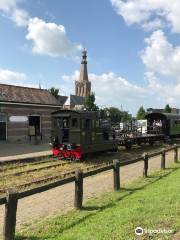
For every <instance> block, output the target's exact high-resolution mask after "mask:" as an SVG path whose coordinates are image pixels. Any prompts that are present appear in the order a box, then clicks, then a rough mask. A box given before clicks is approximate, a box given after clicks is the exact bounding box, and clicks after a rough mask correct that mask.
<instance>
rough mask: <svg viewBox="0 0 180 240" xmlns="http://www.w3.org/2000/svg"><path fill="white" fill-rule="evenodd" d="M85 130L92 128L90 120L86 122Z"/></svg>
mask: <svg viewBox="0 0 180 240" xmlns="http://www.w3.org/2000/svg"><path fill="white" fill-rule="evenodd" d="M85 128H86V129H89V128H90V119H86V121H85Z"/></svg>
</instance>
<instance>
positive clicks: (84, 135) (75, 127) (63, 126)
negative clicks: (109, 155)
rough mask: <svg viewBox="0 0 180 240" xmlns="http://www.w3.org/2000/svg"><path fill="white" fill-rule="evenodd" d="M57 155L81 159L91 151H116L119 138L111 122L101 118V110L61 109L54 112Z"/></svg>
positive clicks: (54, 146)
mask: <svg viewBox="0 0 180 240" xmlns="http://www.w3.org/2000/svg"><path fill="white" fill-rule="evenodd" d="M52 118H53V132H52V136H53V138H54V141H53V143H52V145H53V148H52V151H53V155H54V156H58V157H59V158H69V159H73V160H74V159H81V158H82V156H84V155H86V154H88V153H94V152H102V151H116V150H117V148H118V142H117V140H115V139H113V136H111V128H110V124H107V122H102V121H101V120H100V119H99V116H98V112H88V111H76V110H65V109H64V110H60V111H57V112H55V113H53V114H52Z"/></svg>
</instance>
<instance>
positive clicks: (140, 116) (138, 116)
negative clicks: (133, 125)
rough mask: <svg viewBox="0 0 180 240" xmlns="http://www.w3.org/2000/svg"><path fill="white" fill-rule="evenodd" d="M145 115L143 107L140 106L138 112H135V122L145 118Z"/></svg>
mask: <svg viewBox="0 0 180 240" xmlns="http://www.w3.org/2000/svg"><path fill="white" fill-rule="evenodd" d="M145 114H146V111H145V109H144V107H143V106H141V107H140V108H139V110H138V111H137V114H136V119H137V120H141V119H144V118H145Z"/></svg>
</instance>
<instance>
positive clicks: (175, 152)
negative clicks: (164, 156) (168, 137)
mask: <svg viewBox="0 0 180 240" xmlns="http://www.w3.org/2000/svg"><path fill="white" fill-rule="evenodd" d="M174 162H175V163H177V162H178V147H177V145H176V144H174Z"/></svg>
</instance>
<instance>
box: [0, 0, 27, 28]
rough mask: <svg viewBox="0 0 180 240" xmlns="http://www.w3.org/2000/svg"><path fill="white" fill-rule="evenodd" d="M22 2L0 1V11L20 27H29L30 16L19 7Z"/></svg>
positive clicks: (18, 0)
mask: <svg viewBox="0 0 180 240" xmlns="http://www.w3.org/2000/svg"><path fill="white" fill-rule="evenodd" d="M21 1H22V0H0V11H1V12H3V13H5V14H6V15H7V16H8V17H9V18H10V19H11V20H12V21H13V22H14V23H15V24H16V25H17V26H18V27H22V26H27V24H28V21H29V18H30V16H29V14H28V12H27V11H25V10H23V9H21V8H19V7H18V3H19V2H21Z"/></svg>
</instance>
